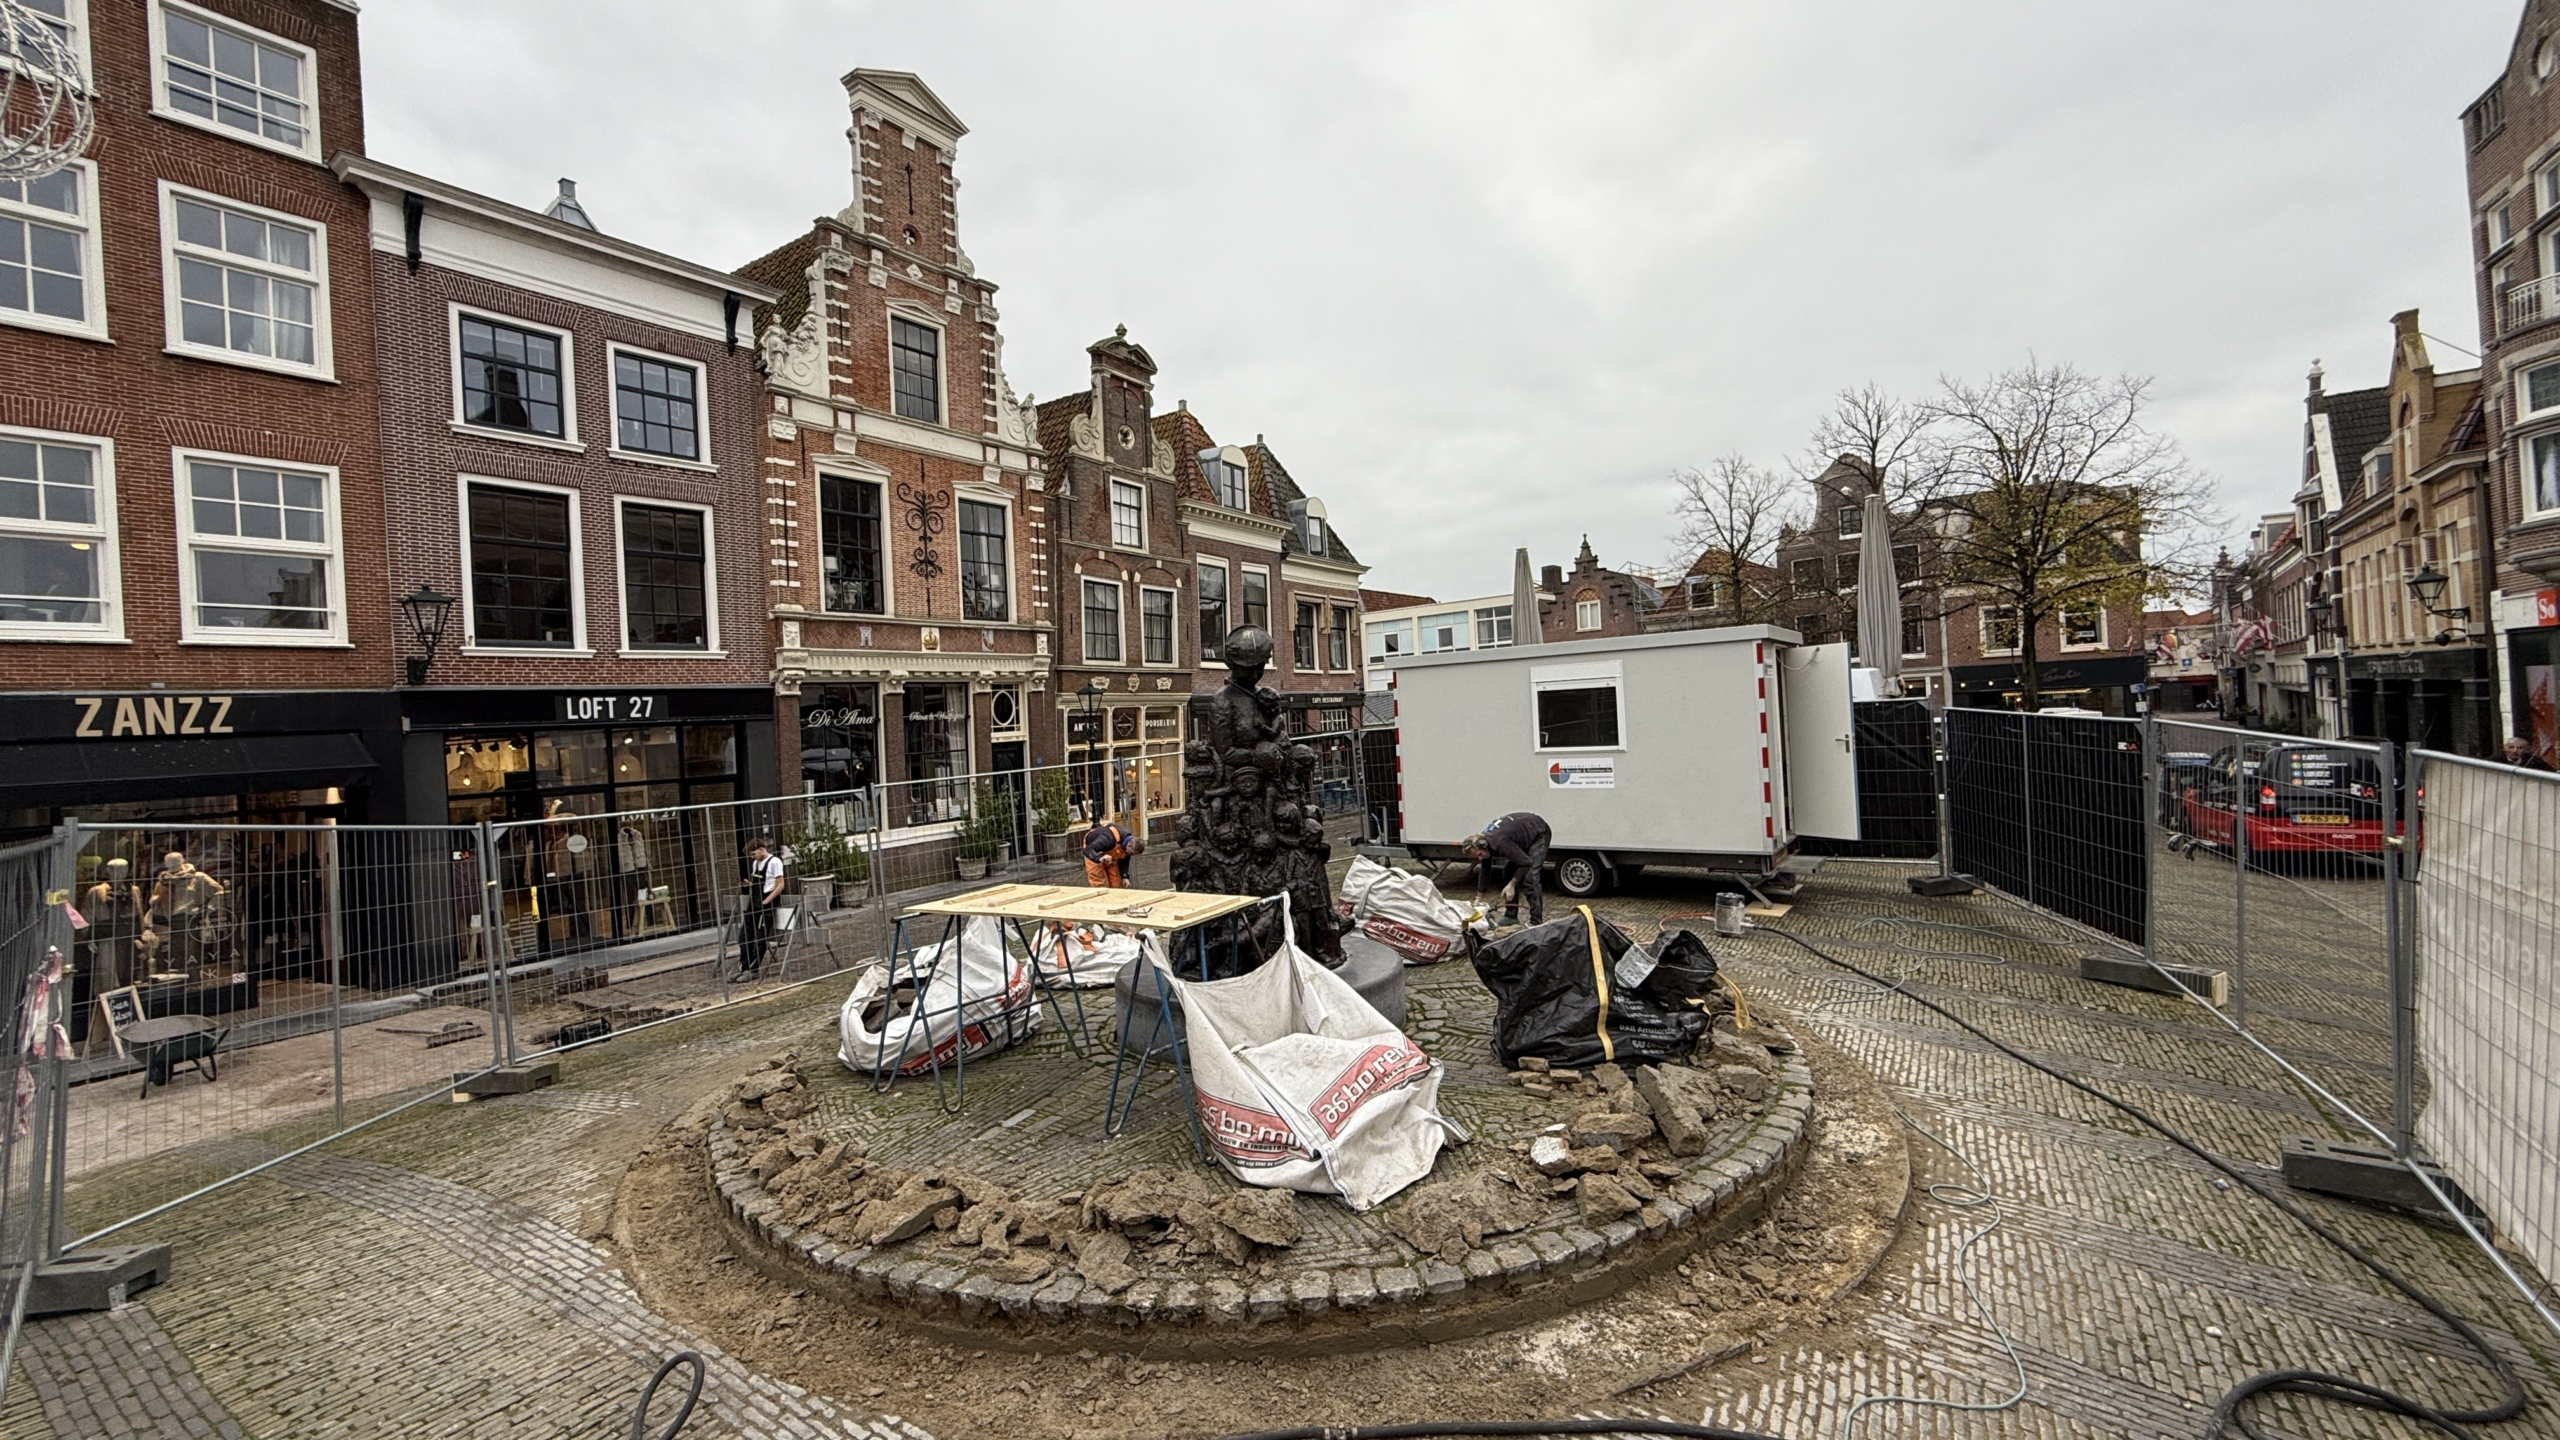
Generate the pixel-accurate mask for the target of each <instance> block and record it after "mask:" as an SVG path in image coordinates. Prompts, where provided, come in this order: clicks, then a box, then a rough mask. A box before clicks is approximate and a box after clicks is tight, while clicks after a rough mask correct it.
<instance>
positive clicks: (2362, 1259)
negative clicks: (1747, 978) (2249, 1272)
mask: <svg viewBox="0 0 2560 1440" xmlns="http://www.w3.org/2000/svg"><path fill="white" fill-rule="evenodd" d="M1754 928H1755V929H1757V930H1759V931H1760V933H1762V934H1766V935H1775V936H1777V937H1778V938H1779V939H1781V940H1788V941H1792V942H1794V943H1795V944H1797V945H1799V946H1801V947H1803V948H1804V949H1806V950H1809V951H1811V952H1813V953H1814V954H1815V955H1817V956H1819V957H1821V958H1822V959H1823V960H1825V961H1827V962H1829V963H1830V964H1833V965H1836V966H1838V967H1839V968H1841V969H1843V970H1846V971H1848V972H1849V973H1850V974H1852V975H1855V976H1857V977H1858V978H1859V979H1861V980H1864V981H1866V982H1867V983H1869V984H1871V985H1877V986H1881V987H1883V988H1884V989H1887V990H1891V991H1894V992H1895V993H1897V994H1900V995H1901V996H1902V997H1903V998H1904V999H1906V1000H1909V1001H1911V1002H1912V1003H1913V1004H1915V1005H1918V1006H1920V1007H1922V1008H1923V1009H1926V1010H1928V1011H1930V1012H1932V1013H1933V1014H1935V1015H1937V1016H1938V1017H1939V1018H1941V1019H1944V1020H1947V1021H1949V1022H1951V1023H1953V1024H1954V1025H1955V1026H1956V1027H1957V1028H1959V1029H1961V1030H1963V1031H1964V1032H1965V1033H1967V1034H1969V1035H1971V1036H1973V1037H1974V1038H1975V1039H1977V1040H1980V1041H1982V1042H1983V1043H1984V1044H1986V1045H1989V1046H1990V1047H1991V1048H1993V1049H1994V1050H1997V1051H1999V1052H2000V1053H2001V1054H2003V1055H2006V1056H2008V1057H2009V1058H2010V1059H2012V1060H2015V1061H2017V1062H2018V1063H2019V1064H2021V1065H2024V1066H2026V1067H2027V1068H2028V1069H2030V1070H2034V1071H2036V1072H2037V1073H2039V1074H2042V1075H2046V1076H2049V1077H2051V1078H2053V1079H2055V1080H2059V1081H2061V1082H2062V1083H2063V1084H2065V1085H2068V1086H2070V1087H2071V1088H2072V1089H2074V1090H2077V1091H2079V1092H2080V1093H2081V1094H2083V1095H2087V1096H2089V1097H2090V1098H2091V1099H2094V1100H2096V1101H2098V1102H2099V1103H2101V1104H2103V1105H2106V1106H2108V1107H2110V1108H2112V1109H2115V1110H2117V1111H2120V1112H2122V1113H2123V1114H2125V1115H2126V1116H2128V1117H2130V1118H2132V1119H2133V1120H2135V1121H2137V1122H2139V1123H2140V1124H2142V1125H2143V1126H2145V1127H2146V1128H2148V1129H2150V1130H2152V1131H2154V1132H2155V1133H2157V1134H2158V1135H2159V1136H2160V1137H2161V1138H2162V1139H2164V1140H2167V1141H2168V1142H2169V1143H2170V1144H2172V1145H2175V1146H2177V1147H2178V1148H2179V1149H2181V1150H2184V1151H2186V1152H2187V1153H2188V1154H2190V1155H2193V1156H2195V1157H2196V1158H2197V1159H2199V1160H2202V1161H2203V1162H2204V1163H2206V1164H2207V1165H2210V1166H2212V1167H2213V1168H2214V1169H2216V1170H2219V1171H2221V1172H2222V1173H2223V1174H2224V1175H2225V1176H2227V1177H2229V1178H2230V1180H2231V1182H2232V1183H2233V1184H2235V1185H2240V1186H2243V1187H2245V1188H2246V1189H2247V1190H2248V1191H2249V1192H2250V1193H2251V1194H2253V1195H2256V1196H2257V1197H2258V1198H2259V1199H2261V1200H2264V1201H2266V1202H2267V1203H2268V1204H2270V1205H2273V1206H2274V1207H2276V1208H2277V1209H2279V1210H2281V1211H2283V1212H2284V1213H2285V1214H2286V1215H2287V1216H2289V1217H2291V1218H2292V1220H2293V1221H2294V1223H2296V1224H2298V1225H2300V1226H2301V1227H2302V1228H2303V1229H2305V1230H2308V1231H2310V1232H2311V1233H2312V1234H2314V1235H2317V1236H2319V1237H2320V1238H2321V1239H2323V1240H2326V1241H2327V1242H2329V1244H2331V1245H2332V1246H2334V1247H2336V1248H2337V1249H2338V1250H2339V1251H2341V1252H2343V1253H2344V1254H2346V1255H2347V1256H2348V1257H2349V1258H2350V1259H2353V1260H2354V1261H2355V1262H2356V1263H2357V1264H2359V1265H2362V1266H2363V1267H2364V1268H2365V1269H2367V1270H2370V1271H2372V1272H2373V1273H2374V1275H2375V1276H2377V1277H2379V1278H2380V1279H2381V1280H2382V1282H2383V1283H2384V1284H2386V1285H2389V1286H2390V1287H2391V1288H2392V1289H2394V1290H2397V1291H2399V1292H2400V1293H2401V1294H2402V1295H2405V1296H2407V1297H2408V1298H2409V1300H2410V1301H2411V1302H2412V1303H2414V1304H2415V1305H2417V1306H2418V1307H2419V1308H2420V1309H2422V1310H2425V1311H2426V1312H2427V1313H2428V1314H2430V1315H2433V1316H2435V1317H2436V1318H2437V1319H2438V1320H2441V1321H2443V1322H2444V1323H2445V1325H2446V1327H2447V1328H2449V1329H2451V1330H2452V1331H2453V1332H2454V1333H2455V1334H2456V1335H2459V1336H2461V1337H2462V1339H2463V1341H2464V1342H2465V1343H2467V1344H2469V1345H2470V1346H2471V1348H2472V1349H2474V1350H2476V1351H2478V1352H2479V1354H2480V1363H2481V1365H2482V1366H2483V1367H2484V1368H2486V1369H2487V1370H2488V1371H2489V1373H2490V1374H2492V1375H2495V1376H2497V1377H2498V1381H2499V1383H2500V1384H2502V1385H2503V1386H2505V1387H2506V1398H2504V1399H2502V1400H2500V1401H2499V1402H2498V1403H2497V1404H2495V1405H2490V1406H2486V1407H2483V1408H2479V1409H2471V1410H2449V1409H2442V1408H2439V1407H2437V1406H2433V1405H2429V1404H2427V1403H2426V1402H2424V1401H2421V1400H2412V1399H2410V1398H2409V1397H2407V1396H2405V1395H2401V1394H2398V1393H2396V1392H2394V1391H2391V1390H2386V1389H2384V1388H2382V1387H2381V1386H2378V1385H2369V1384H2367V1383H2365V1382H2364V1381H2361V1380H2354V1379H2350V1378H2348V1377H2346V1376H2343V1375H2331V1374H2326V1373H2324V1372H2322V1371H2318V1370H2269V1371H2266V1372H2264V1373H2263V1374H2258V1375H2252V1376H2250V1377H2249V1378H2247V1379H2245V1380H2242V1381H2241V1382H2240V1383H2239V1384H2237V1385H2234V1386H2232V1387H2231V1389H2230V1390H2229V1391H2227V1392H2225V1393H2224V1395H2223V1397H2222V1403H2221V1404H2219V1405H2216V1406H2215V1407H2214V1410H2213V1418H2212V1420H2211V1422H2210V1423H2209V1425H2208V1427H2207V1428H2206V1430H2205V1432H2204V1433H2205V1440H2220V1437H2222V1436H2223V1435H2225V1434H2227V1433H2228V1432H2229V1430H2230V1428H2231V1427H2232V1426H2233V1425H2235V1424H2236V1425H2238V1426H2239V1427H2240V1433H2242V1434H2243V1435H2246V1436H2248V1437H2250V1440H2266V1437H2265V1435H2264V1432H2262V1431H2260V1430H2259V1429H2258V1427H2257V1426H2256V1425H2255V1424H2254V1423H2252V1422H2251V1421H2250V1419H2249V1417H2247V1416H2245V1415H2242V1414H2241V1413H2240V1407H2241V1406H2242V1405H2244V1404H2246V1403H2247V1402H2248V1401H2249V1400H2251V1399H2252V1398H2254V1397H2256V1396H2259V1395H2273V1394H2293V1395H2310V1396H2316V1397H2318V1398H2320V1399H2324V1400H2334V1401H2337V1402H2338V1403H2340V1404H2342V1405H2355V1406H2360V1407H2362V1408H2364V1409H2367V1410H2378V1411H2381V1412H2382V1413H2384V1414H2386V1415H2399V1416H2403V1417H2405V1418H2407V1419H2411V1420H2418V1421H2423V1422H2424V1423H2426V1424H2428V1425H2430V1426H2432V1427H2434V1428H2435V1429H2437V1430H2439V1431H2442V1432H2443V1433H2445V1434H2447V1435H2451V1436H2455V1437H2457V1440H2471V1432H2470V1431H2469V1430H2466V1429H2464V1428H2463V1427H2464V1426H2466V1425H2485V1424H2494V1423H2497V1422H2499V1421H2504V1420H2513V1419H2515V1418H2516V1417H2517V1416H2519V1415H2522V1414H2523V1413H2524V1408H2525V1390H2524V1381H2522V1380H2521V1379H2519V1378H2517V1376H2516V1372H2515V1370H2514V1368H2513V1367H2511V1366H2509V1365H2508V1364H2507V1362H2506V1361H2505V1360H2504V1359H2503V1358H2501V1357H2500V1356H2499V1354H2498V1352H2497V1351H2496V1350H2494V1349H2491V1348H2490V1346H2489V1342H2488V1341H2487V1340H2486V1339H2485V1338H2483V1337H2482V1336H2481V1334H2480V1332H2479V1331H2477V1330H2474V1329H2473V1328H2471V1323H2470V1322H2469V1321H2467V1320H2464V1319H2463V1318H2462V1317H2461V1316H2459V1315H2456V1314H2454V1313H2453V1312H2452V1311H2451V1310H2449V1309H2446V1308H2445V1306H2444V1305H2443V1304H2442V1303H2440V1302H2439V1301H2437V1300H2436V1298H2435V1297H2434V1296H2432V1295H2429V1294H2428V1293H2426V1292H2425V1291H2423V1290H2420V1289H2419V1288H2418V1287H2417V1286H2415V1285H2413V1284H2411V1283H2409V1282H2408V1281H2407V1280H2406V1279H2403V1278H2402V1277H2401V1275H2400V1273H2399V1272H2398V1271H2396V1270H2393V1269H2392V1268H2391V1267H2390V1266H2388V1265H2385V1264H2383V1263H2382V1262H2381V1261H2380V1260H2377V1259H2375V1258H2374V1257H2373V1256H2372V1255H2371V1254H2370V1253H2368V1252H2367V1251H2365V1250H2364V1248H2363V1247H2361V1246H2359V1245H2357V1244H2356V1243H2355V1242H2354V1241H2351V1240H2349V1239H2347V1238H2346V1237H2345V1236H2343V1235H2340V1234H2339V1233H2338V1232H2337V1231H2335V1230H2332V1229H2330V1228H2329V1227H2328V1226H2327V1225H2325V1224H2323V1223H2322V1222H2321V1221H2320V1220H2319V1219H2318V1218H2317V1217H2316V1216H2314V1215H2312V1214H2311V1213H2310V1212H2309V1211H2307V1210H2305V1209H2303V1208H2302V1207H2301V1206H2300V1205H2297V1204H2295V1203H2294V1201H2293V1199H2292V1197H2290V1196H2287V1195H2283V1194H2280V1193H2279V1192H2277V1191H2275V1190H2272V1189H2269V1188H2268V1187H2267V1186H2265V1185H2264V1184H2261V1183H2260V1182H2259V1181H2258V1179H2257V1178H2256V1177H2255V1176H2251V1175H2247V1174H2243V1173H2242V1172H2241V1171H2240V1170H2238V1169H2237V1168H2235V1167H2233V1166H2232V1165H2231V1164H2229V1163H2228V1162H2226V1161H2224V1160H2223V1159H2222V1158H2221V1157H2220V1156H2218V1155H2215V1154H2214V1153H2212V1152H2211V1151H2209V1150H2207V1149H2205V1148H2204V1147H2203V1146H2201V1145H2198V1144H2197V1143H2196V1142H2194V1141H2193V1140H2190V1139H2188V1138H2187V1137H2186V1136H2184V1135H2181V1134H2179V1133H2178V1132H2177V1131H2175V1130H2172V1129H2170V1128H2169V1127H2168V1126H2166V1125H2163V1124H2161V1123H2160V1122H2159V1121H2157V1120H2155V1119H2153V1118H2151V1116H2150V1115H2148V1114H2146V1113H2145V1112H2144V1111H2143V1110H2142V1109H2141V1108H2140V1107H2139V1106H2136V1105H2133V1104H2131V1103H2130V1102H2127V1101H2123V1100H2119V1099H2117V1098H2116V1097H2115V1096H2113V1095H2110V1094H2108V1093H2107V1092H2106V1091H2104V1090H2100V1089H2098V1088H2097V1087H2096V1086H2094V1085H2089V1084H2086V1083H2084V1082H2082V1081H2080V1080H2077V1079H2074V1078H2073V1077H2071V1076H2069V1075H2066V1074H2064V1073H2062V1072H2061V1071H2059V1070H2057V1069H2055V1068H2053V1067H2052V1066H2050V1065H2047V1064H2045V1063H2043V1062H2042V1061H2039V1060H2036V1059H2033V1058H2032V1057H2030V1056H2027V1055H2025V1054H2022V1053H2020V1052H2019V1051H2017V1050H2014V1049H2012V1048H2010V1047H2009V1046H2008V1045H2007V1044H2005V1043H2003V1042H2002V1041H2000V1040H1999V1039H1998V1038H1997V1037H1995V1036H1993V1035H1991V1034H1990V1033H1988V1032H1986V1031H1985V1030H1983V1029H1982V1028H1981V1027H1980V1026H1978V1025H1975V1024H1974V1023H1972V1022H1971V1021H1969V1020H1966V1019H1965V1018H1963V1017H1962V1016H1960V1015H1957V1014H1956V1013H1954V1012H1953V1011H1951V1010H1949V1009H1947V1008H1946V1007H1945V1006H1943V1005H1940V1004H1937V1003H1936V1002H1934V1001H1931V1000H1927V999H1924V998H1922V997H1921V996H1918V995H1914V994H1912V993H1911V992H1910V991H1908V990H1904V989H1902V988H1901V985H1902V982H1901V981H1898V980H1897V981H1892V982H1888V981H1886V980H1885V979H1884V978H1883V977H1882V976H1879V975H1875V974H1872V973H1870V972H1868V971H1867V970H1865V969H1862V968H1860V967H1859V966H1857V965H1854V964H1852V963H1850V962H1849V961H1846V960H1843V959H1841V958H1840V957H1839V956H1837V955H1834V954H1832V953H1831V952H1830V951H1828V950H1825V949H1823V948H1822V947H1821V946H1819V945H1816V944H1814V943H1813V942H1812V941H1810V940H1807V939H1805V938H1804V937H1802V936H1800V935H1791V934H1789V933H1787V932H1786V931H1784V930H1776V929H1771V928H1770V927H1768V926H1766V925H1762V926H1755V927H1754ZM1306 1433H1309V1434H1312V1433H1314V1432H1306ZM1363 1433H1367V1432H1363ZM1378 1433H1379V1434H1384V1433H1385V1432H1383V1431H1381V1432H1378ZM1434 1433H1440V1434H1458V1433H1465V1434H1471V1435H1492V1434H1520V1433H1529V1434H1536V1433H1540V1432H1538V1431H1535V1430H1532V1431H1528V1432H1521V1431H1494V1430H1470V1431H1464V1432H1458V1431H1440V1432H1434ZM1559 1433H1561V1432H1559ZM1658 1433H1666V1434H1668V1433H1675V1432H1668V1431H1666V1432H1658Z"/></svg>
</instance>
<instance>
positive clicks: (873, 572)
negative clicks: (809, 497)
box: [818, 475, 888, 615]
mask: <svg viewBox="0 0 2560 1440" xmlns="http://www.w3.org/2000/svg"><path fill="white" fill-rule="evenodd" d="M818 536H819V540H818V544H819V555H820V559H819V562H818V563H819V565H820V567H821V568H822V569H823V570H824V571H825V572H826V607H827V608H828V609H829V610H832V611H835V612H837V613H838V614H844V615H879V614H883V613H885V612H886V611H887V609H888V604H887V601H886V600H885V599H884V598H883V589H882V585H881V577H882V575H883V574H884V573H885V571H886V569H887V567H886V564H885V562H884V559H883V557H882V554H881V548H880V539H881V537H880V485H879V484H878V482H876V481H871V480H855V479H852V478H850V477H847V476H843V475H820V476H819V477H818Z"/></svg>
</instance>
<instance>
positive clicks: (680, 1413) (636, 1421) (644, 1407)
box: [631, 1350, 705, 1440]
mask: <svg viewBox="0 0 2560 1440" xmlns="http://www.w3.org/2000/svg"><path fill="white" fill-rule="evenodd" d="M679 1365H690V1366H692V1367H693V1381H692V1383H691V1384H689V1385H687V1386H686V1387H685V1392H684V1404H683V1405H681V1406H679V1407H678V1408H677V1410H676V1418H674V1419H673V1420H670V1421H668V1422H667V1428H666V1429H664V1430H661V1431H659V1432H658V1433H657V1435H656V1437H655V1440H675V1434H676V1432H677V1431H679V1430H682V1429H683V1428H684V1422H686V1421H687V1420H690V1419H692V1418H693V1404H694V1402H695V1401H697V1400H700V1399H701V1398H702V1381H703V1376H704V1374H705V1371H704V1369H703V1364H702V1357H701V1356H699V1355H696V1354H694V1353H693V1352H692V1351H690V1350H679V1351H677V1352H676V1353H674V1354H673V1355H670V1356H668V1357H667V1363H665V1364H664V1365H661V1366H659V1367H658V1373H657V1374H655V1375H652V1376H650V1377H649V1385H648V1388H647V1389H645V1390H642V1391H641V1392H640V1403H639V1404H638V1405H636V1406H634V1407H633V1408H632V1411H631V1440H651V1436H650V1434H649V1402H650V1401H652V1400H655V1399H657V1398H658V1387H659V1386H660V1385H662V1384H664V1383H666V1379H667V1377H668V1376H669V1375H671V1374H673V1373H674V1372H675V1368H676V1367H677V1366H679Z"/></svg>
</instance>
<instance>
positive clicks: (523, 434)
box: [444, 300, 656, 526]
mask: <svg viewBox="0 0 2560 1440" xmlns="http://www.w3.org/2000/svg"><path fill="white" fill-rule="evenodd" d="M466 314H467V315H472V316H475V317H477V318H479V319H482V320H494V321H496V322H498V323H499V324H501V325H509V326H513V327H514V328H516V329H518V330H534V331H539V332H540V333H542V334H545V335H548V336H551V337H552V338H553V339H555V340H558V341H559V342H560V434H559V436H558V437H557V438H555V437H553V436H549V435H536V434H533V433H532V432H530V431H525V430H506V429H501V428H499V427H498V426H495V425H474V424H471V423H470V422H468V421H466V420H464V419H463V418H462V417H463V414H464V411H463V408H462V407H463V403H464V402H463V398H462V317H463V316H464V315H466ZM577 340H578V337H577V336H576V335H575V334H574V333H572V332H570V331H567V330H563V329H561V328H560V327H559V326H557V325H545V324H543V323H541V322H540V321H538V320H526V319H522V318H520V317H518V316H514V315H510V314H508V313H507V312H505V311H503V310H493V309H491V308H489V307H488V306H486V305H465V304H463V303H462V302H461V301H459V300H449V301H447V302H445V313H444V353H445V360H446V362H447V364H446V371H447V375H446V378H447V380H448V381H449V382H450V383H451V385H452V387H453V395H452V404H453V408H452V410H451V411H450V412H449V415H450V421H449V423H450V424H451V425H452V427H453V433H455V434H456V435H477V436H479V437H480V438H482V439H484V440H504V441H506V442H508V443H509V444H513V445H538V446H541V447H542V448H544V449H546V450H571V451H575V452H577V453H578V454H581V455H583V454H585V453H586V450H587V446H586V442H584V441H582V440H580V439H579V438H578V345H577ZM641 458H650V459H654V458H656V457H654V456H651V457H641ZM619 523H620V522H618V521H617V522H616V524H617V526H618V525H619Z"/></svg>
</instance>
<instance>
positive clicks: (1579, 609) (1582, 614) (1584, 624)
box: [1573, 599, 1609, 634]
mask: <svg viewBox="0 0 2560 1440" xmlns="http://www.w3.org/2000/svg"><path fill="white" fill-rule="evenodd" d="M1608 623H1609V619H1608V615H1607V613H1606V610H1605V607H1603V606H1602V605H1601V603H1600V602H1599V601H1598V600H1597V599H1590V600H1583V599H1577V600H1575V601H1574V602H1573V628H1574V631H1575V633H1577V634H1589V633H1590V632H1592V631H1594V630H1598V629H1600V628H1602V627H1604V626H1606V625H1607V624H1608Z"/></svg>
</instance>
